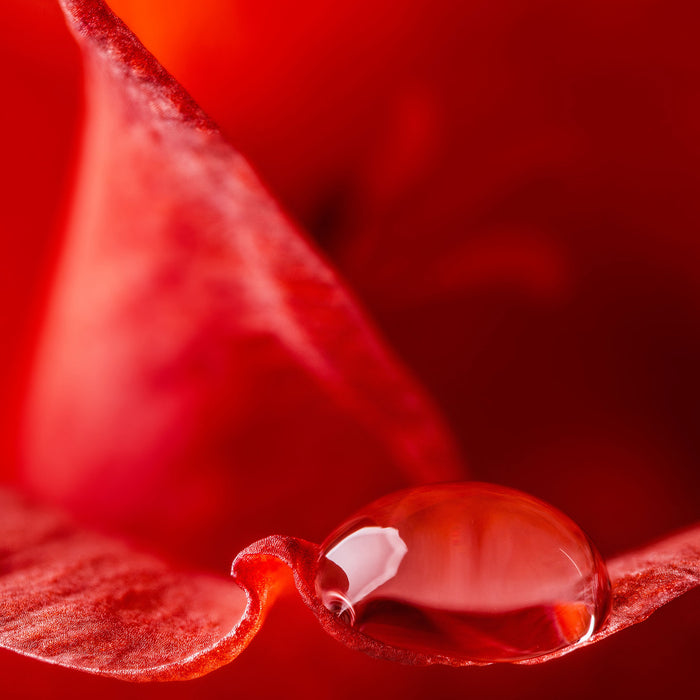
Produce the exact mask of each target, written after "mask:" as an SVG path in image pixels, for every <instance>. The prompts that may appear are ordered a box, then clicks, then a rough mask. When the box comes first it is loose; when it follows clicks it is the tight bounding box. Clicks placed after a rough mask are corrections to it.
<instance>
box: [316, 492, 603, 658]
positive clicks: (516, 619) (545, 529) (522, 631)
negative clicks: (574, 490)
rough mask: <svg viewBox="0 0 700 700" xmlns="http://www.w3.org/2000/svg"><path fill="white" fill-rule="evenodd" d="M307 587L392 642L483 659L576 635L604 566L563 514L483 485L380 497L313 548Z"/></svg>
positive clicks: (591, 623) (544, 648) (588, 626)
mask: <svg viewBox="0 0 700 700" xmlns="http://www.w3.org/2000/svg"><path fill="white" fill-rule="evenodd" d="M316 592H317V594H318V596H319V597H320V599H321V601H322V602H323V604H324V606H325V607H326V608H327V609H328V610H330V611H331V612H333V613H335V614H336V615H337V617H338V618H339V619H340V620H341V621H343V622H344V623H345V624H347V625H350V626H352V627H354V628H355V629H357V630H358V631H359V632H362V633H363V634H365V635H367V636H369V637H372V638H373V639H376V640H378V641H380V642H384V643H386V644H389V645H391V646H393V647H397V648H400V649H408V650H412V651H416V652H419V653H423V654H426V655H444V656H449V657H451V658H457V659H463V660H466V661H474V662H482V663H489V662H494V661H516V660H519V659H527V658H532V657H535V656H540V655H542V654H546V653H549V652H552V651H556V650H557V649H561V648H563V647H566V646H569V645H571V644H576V643H578V642H581V641H584V640H586V639H588V637H590V635H591V634H592V633H593V632H594V631H595V630H596V629H597V628H598V627H600V625H601V624H602V622H603V621H604V619H605V616H606V615H607V612H608V608H609V601H610V582H609V579H608V575H607V571H606V568H605V564H604V563H603V561H602V559H601V557H600V555H599V554H598V552H597V551H596V549H595V547H594V546H593V545H592V543H591V541H590V540H589V539H588V537H586V535H585V534H584V533H583V531H582V530H581V529H580V528H579V527H578V526H577V525H576V524H575V523H574V522H573V521H572V520H570V519H569V518H568V517H566V516H565V515H564V514H563V513H561V512H560V511H558V510H556V509H555V508H553V507H552V506H550V505H547V504H546V503H544V502H542V501H539V500H538V499H536V498H533V497H532V496H528V495H527V494H525V493H521V492H519V491H514V490H512V489H507V488H504V487H500V486H495V485H491V484H483V483H476V482H473V483H461V484H442V485H436V486H427V487H421V488H417V489H412V490H409V491H402V492H399V493H396V494H392V495H390V496H386V497H385V498H382V499H381V500H379V501H376V502H375V503H373V504H372V505H370V506H368V507H367V508H365V509H363V510H362V511H360V512H358V513H357V514H356V515H355V516H353V517H352V518H351V519H350V520H348V521H347V522H346V523H344V524H343V525H341V526H340V527H339V528H338V529H337V530H336V531H335V532H334V533H333V534H332V535H331V536H330V537H329V538H328V539H327V540H326V541H325V542H324V543H323V545H322V555H321V558H320V560H319V565H318V571H317V576H316Z"/></svg>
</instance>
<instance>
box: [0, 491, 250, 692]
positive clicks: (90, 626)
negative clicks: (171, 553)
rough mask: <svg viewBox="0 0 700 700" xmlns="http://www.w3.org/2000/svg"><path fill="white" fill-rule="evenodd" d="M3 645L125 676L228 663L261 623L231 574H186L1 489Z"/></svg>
mask: <svg viewBox="0 0 700 700" xmlns="http://www.w3.org/2000/svg"><path fill="white" fill-rule="evenodd" d="M0 542H2V545H1V546H0V600H2V607H1V608H0V646H2V647H4V648H6V649H11V650H13V651H17V652H20V653H22V654H26V655H27V656H32V657H34V658H37V659H42V660H44V661H49V662H51V663H54V664H60V665H61V666H67V667H69V668H76V669H80V670H82V671H90V672H93V673H100V674H102V675H108V676H114V677H118V678H122V679H124V680H132V681H145V680H178V679H184V678H194V677H196V676H200V675H202V674H204V673H207V672H208V671H211V670H212V669H213V668H216V667H217V666H220V665H221V664H223V663H226V662H228V661H230V660H231V659H232V658H233V657H234V656H236V655H237V654H238V653H239V652H240V651H241V650H242V649H243V648H245V646H246V645H247V644H248V642H249V641H250V639H251V637H252V636H253V635H254V634H255V632H256V631H257V627H259V620H256V622H257V624H256V625H251V624H250V623H249V622H248V620H247V619H246V618H244V611H245V609H246V596H245V594H244V593H243V591H242V590H241V589H240V588H238V586H235V585H233V584H232V583H231V581H230V580H226V579H224V578H217V577H215V576H209V575H203V574H195V573H190V572H180V571H177V570H175V569H173V568H172V567H170V566H168V565H167V564H165V563H164V562H163V561H161V560H160V559H157V558H155V557H153V556H151V555H148V554H144V553H143V552H140V551H138V550H135V549H134V548H132V547H130V546H128V545H127V544H125V543H123V542H121V541H119V540H115V539H110V538H108V537H105V536H99V535H95V534H90V533H87V532H84V531H83V530H80V529H79V528H77V527H76V526H75V525H73V524H72V523H71V522H69V521H68V520H66V519H65V518H63V517H61V516H59V515H57V514H55V513H53V512H51V511H47V510H42V509H39V508H38V507H36V506H33V505H30V504H29V503H28V502H26V501H25V500H23V499H21V498H19V497H17V496H16V495H14V494H12V493H11V492H9V491H6V490H0Z"/></svg>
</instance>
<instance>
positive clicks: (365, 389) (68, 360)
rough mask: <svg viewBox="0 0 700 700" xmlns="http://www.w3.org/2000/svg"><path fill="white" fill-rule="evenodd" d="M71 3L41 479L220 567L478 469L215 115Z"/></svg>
mask: <svg viewBox="0 0 700 700" xmlns="http://www.w3.org/2000/svg"><path fill="white" fill-rule="evenodd" d="M63 6H64V8H65V10H66V15H67V17H68V19H69V24H70V26H71V27H72V29H73V31H74V33H75V34H76V37H77V38H78V41H79V43H80V45H81V48H82V49H83V52H84V55H85V61H86V66H87V78H86V80H87V85H86V88H87V100H88V113H87V123H86V134H87V135H86V140H85V144H84V155H83V161H82V164H81V169H80V177H79V181H78V186H77V194H76V200H75V206H74V211H73V218H72V223H71V226H70V227H69V232H68V237H67V241H66V245H65V250H64V252H63V256H62V260H61V263H60V267H59V270H58V274H57V277H56V281H55V284H54V288H53V290H52V295H51V302H50V309H49V313H48V317H47V320H46V323H45V328H44V332H43V336H42V340H41V346H40V352H39V360H38V366H37V370H36V372H35V374H34V378H33V390H32V395H31V398H30V405H29V409H28V413H27V420H26V425H27V429H26V435H25V440H24V465H25V476H26V479H27V482H28V483H29V484H30V485H31V487H32V488H33V489H34V490H35V491H36V492H37V493H39V494H40V495H41V496H43V497H45V498H48V499H50V500H53V501H58V502H61V503H63V504H68V505H70V506H71V507H72V508H73V509H75V510H76V511H78V512H81V513H82V514H84V515H86V516H88V517H90V518H93V519H97V520H99V521H100V522H105V521H106V522H109V523H111V524H119V525H120V526H123V527H126V528H128V529H130V530H131V531H132V532H137V533H138V534H139V536H145V537H149V538H150V539H151V540H153V541H157V542H158V544H159V545H160V546H164V547H168V548H171V549H172V550H173V551H175V552H176V553H177V555H178V556H194V557H198V558H201V559H203V560H206V561H208V562H216V563H217V565H219V566H220V565H221V564H222V562H223V561H224V560H226V559H228V560H230V557H231V555H232V553H233V552H235V551H236V549H238V548H239V547H242V546H244V545H245V544H246V543H247V542H250V541H251V540H253V539H255V538H256V537H259V536H260V535H261V534H264V533H265V532H269V531H275V530H276V529H281V530H283V531H288V530H289V529H290V528H291V527H292V525H293V527H294V529H295V530H296V531H298V532H303V533H304V534H309V535H311V536H314V537H319V538H320V537H322V536H323V535H324V534H325V531H326V530H328V529H329V528H330V526H331V525H332V523H333V522H334V521H335V520H336V519H337V512H338V511H339V510H340V511H341V512H342V511H345V510H348V509H350V508H352V507H357V506H359V505H361V504H362V502H363V501H364V500H368V499H369V498H373V497H375V496H377V495H379V494H381V493H382V492H385V491H388V490H392V489H393V488H396V487H397V486H398V485H405V480H406V478H407V477H408V478H410V479H414V480H419V479H420V480H425V479H428V478H432V479H434V478H459V477H460V476H462V473H461V468H460V467H459V465H458V463H457V460H456V458H455V456H454V454H453V452H452V448H451V445H450V441H449V438H448V437H447V436H446V434H445V432H444V431H443V429H442V427H441V425H440V421H439V419H438V418H437V417H436V416H435V413H434V411H433V410H432V409H431V407H430V406H429V403H428V401H427V399H426V398H425V397H423V396H422V395H421V393H420V391H419V390H418V389H417V388H416V387H415V386H414V385H413V384H412V382H411V381H410V379H408V378H407V377H406V374H405V373H404V372H403V371H402V370H401V369H400V368H398V367H397V364H396V361H395V360H394V359H393V358H391V357H390V356H389V354H388V353H387V351H386V350H385V349H384V348H383V346H382V344H381V342H380V341H379V340H377V338H376V336H375V334H374V332H373V331H372V329H371V328H370V327H369V326H368V324H367V322H366V320H365V319H364V318H363V317H362V314H361V313H360V311H358V309H357V308H356V306H355V305H354V303H353V302H352V300H351V299H350V298H349V296H348V294H347V293H346V292H345V291H344V290H343V288H342V286H341V285H340V283H339V282H338V280H337V278H336V277H335V275H334V274H333V273H332V272H331V271H330V270H328V269H327V268H326V267H325V266H324V264H323V263H322V262H321V261H320V259H319V257H318V256H317V255H316V254H315V253H314V251H313V250H312V249H311V247H310V246H309V245H308V243H306V242H305V241H304V240H303V239H302V237H301V236H300V235H299V234H298V232H297V231H295V230H294V228H293V227H292V225H291V224H290V223H289V222H288V221H287V219H286V218H285V216H284V215H283V214H282V212H281V211H280V210H279V209H278V207H277V206H276V205H275V204H274V202H273V201H272V200H271V198H270V197H269V196H268V194H267V193H266V192H265V191H264V190H263V188H262V186H261V185H260V184H259V182H258V181H257V179H256V177H255V176H254V174H253V173H252V172H251V170H250V168H249V167H248V165H247V164H246V163H245V162H244V161H243V159H242V158H241V157H240V156H239V155H238V154H237V153H236V152H235V151H234V150H233V149H232V148H231V147H230V146H229V145H228V144H227V143H226V142H225V141H224V139H223V138H222V136H221V135H220V133H219V132H218V130H217V129H216V127H215V126H214V125H213V124H212V123H211V121H210V120H209V119H208V118H207V117H206V115H205V114H204V113H203V112H202V111H201V110H200V109H199V108H198V107H197V106H196V105H195V104H194V103H193V102H192V100H191V99H190V98H189V96H188V95H187V94H186V93H185V92H184V91H183V90H182V89H181V88H180V87H179V85H177V83H176V82H175V81H174V80H173V79H172V78H171V77H170V76H169V75H168V74H167V73H166V72H165V71H164V70H163V69H162V68H161V67H160V66H159V65H158V64H157V63H156V61H155V60H154V59H153V57H152V56H151V55H150V54H148V52H146V50H145V49H144V48H143V47H142V46H141V44H139V43H138V41H137V40H136V39H135V38H134V37H133V35H132V34H131V33H130V32H129V31H128V29H126V27H125V26H124V25H123V24H122V23H121V22H120V21H119V20H117V19H116V18H115V17H114V15H113V14H112V13H111V12H110V11H109V10H108V9H107V8H106V7H105V6H104V4H103V3H102V2H98V1H97V0H95V1H84V2H78V1H70V2H68V1H67V2H64V3H63ZM349 481H350V482H352V484H353V488H351V489H349V488H347V484H348V482H349ZM300 506H301V507H300ZM203 541H206V542H207V543H208V546H207V547H205V548H203V547H202V546H201V542H203ZM236 545H238V546H236Z"/></svg>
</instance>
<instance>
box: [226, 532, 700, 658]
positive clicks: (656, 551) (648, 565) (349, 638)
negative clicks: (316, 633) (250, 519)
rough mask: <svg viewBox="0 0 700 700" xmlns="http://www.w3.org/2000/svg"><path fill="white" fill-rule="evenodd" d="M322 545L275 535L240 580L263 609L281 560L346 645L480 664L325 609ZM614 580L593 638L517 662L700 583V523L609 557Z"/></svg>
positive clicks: (245, 556)
mask: <svg viewBox="0 0 700 700" xmlns="http://www.w3.org/2000/svg"><path fill="white" fill-rule="evenodd" d="M320 551H321V550H320V548H319V546H318V545H315V544H312V543H310V542H305V541H303V540H299V539H296V538H293V537H281V536H272V537H267V538H265V539H264V540H260V541H259V542H255V543H254V544H252V545H250V546H249V547H247V548H246V549H245V550H243V551H242V552H241V553H240V554H239V555H238V556H237V557H236V560H235V561H234V563H233V575H234V578H235V579H236V581H237V582H238V583H239V584H240V585H241V586H243V587H244V588H245V589H246V590H247V591H248V593H249V595H250V597H251V600H252V601H253V602H252V605H251V608H252V609H262V608H263V607H264V603H265V600H266V598H267V595H268V593H267V590H268V586H269V583H268V581H267V580H266V579H265V577H260V576H259V571H260V570H261V569H262V570H264V569H265V568H268V569H269V568H270V567H271V566H272V564H271V562H274V561H277V562H281V563H284V564H286V565H287V566H289V567H290V568H291V569H292V571H293V572H294V580H295V582H296V585H297V589H298V590H299V593H300V594H301V596H302V598H303V599H304V602H305V603H306V604H307V605H308V606H309V608H311V610H313V612H314V614H315V615H316V616H317V617H318V619H319V622H320V623H321V625H322V626H323V628H324V629H325V630H326V631H327V632H328V633H329V634H331V635H332V636H333V637H335V638H336V639H338V641H340V642H342V643H343V644H345V645H346V646H348V647H350V648H352V649H356V650H358V651H363V652H365V653H366V654H369V655H370V656H376V657H378V658H382V659H389V660H391V661H399V662H401V663H408V664H416V665H425V664H445V665H448V666H481V665H484V664H482V663H474V662H471V661H465V660H464V659H460V658H457V657H450V656H447V655H439V654H435V655H427V654H422V653H419V652H415V651H408V650H405V649H400V648H397V647H393V646H391V645H389V644H385V643H384V642H379V641H377V640H375V639H372V638H371V637H368V636H366V635H364V634H362V633H361V632H359V631H357V630H356V629H354V628H352V627H349V626H348V625H347V624H344V623H343V622H340V621H339V620H338V618H337V617H336V616H335V615H333V614H332V613H331V612H330V611H328V610H327V609H326V607H325V606H324V605H323V603H322V602H321V600H320V599H319V598H318V596H317V595H316V590H315V580H316V571H317V562H318V558H319V555H320ZM608 567H609V572H610V579H611V583H612V595H613V600H612V607H611V611H610V615H609V617H608V619H607V621H606V622H605V624H604V625H603V627H602V628H601V629H600V630H599V631H598V632H596V634H595V635H593V636H592V637H591V638H590V639H588V640H587V641H585V642H581V643H579V644H575V645H572V646H570V647H567V648H565V649H560V650H558V651H556V652H553V653H551V654H546V655H543V656H539V657H536V658H534V659H527V660H525V661H517V662H513V663H518V664H525V665H532V664H540V663H543V662H545V661H551V660H552V659H556V658H559V657H561V656H565V655H567V654H570V653H571V652H573V651H576V650H577V649H581V648H583V647H586V646H588V645H590V644H594V643H596V642H599V641H601V640H603V639H605V638H606V637H609V636H610V635H611V634H615V633H616V632H619V631H621V630H623V629H625V628H626V627H629V626H631V625H635V624H637V623H639V622H643V621H644V620H646V619H647V618H648V617H649V615H651V614H652V613H653V612H654V611H655V610H657V609H658V608H660V607H661V606H662V605H665V604H666V603H668V602H669V601H671V600H673V599H674V598H676V597H678V596H680V595H682V594H683V593H686V592H687V591H689V590H691V589H692V588H695V587H696V586H699V585H700V525H697V526H695V527H693V528H691V529H689V530H687V531H685V532H683V533H680V534H677V535H674V536H671V537H669V538H667V539H665V540H662V541H660V542H657V543H655V544H654V545H652V546H650V547H647V548H644V549H641V550H639V551H635V552H629V553H627V554H623V555H622V556H619V557H616V558H615V559H613V560H612V561H610V562H608Z"/></svg>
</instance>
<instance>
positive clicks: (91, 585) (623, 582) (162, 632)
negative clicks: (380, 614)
mask: <svg viewBox="0 0 700 700" xmlns="http://www.w3.org/2000/svg"><path fill="white" fill-rule="evenodd" d="M0 514H1V515H0V541H1V542H2V548H1V549H0V600H2V601H3V602H2V607H0V647H2V648H5V649H8V650H12V651H15V652H18V653H20V654H23V655H25V656H29V657H32V658H35V659H38V660H41V661H44V662H48V663H53V664H57V665H60V666H64V667H67V668H71V669H75V670H80V671H85V672H88V673H94V674H98V675H102V676H108V677H112V678H118V679H121V680H127V681H174V680H187V679H191V678H196V677H199V676H202V675H204V674H206V673H209V672H210V671H213V670H215V669H217V668H219V667H221V666H223V665H226V664H227V663H229V662H230V661H232V660H233V659H234V658H235V657H236V656H237V655H238V654H239V653H240V652H241V651H243V649H245V647H246V646H247V645H248V644H249V642H250V641H251V640H252V638H253V637H254V636H255V635H256V633H257V632H258V630H259V629H260V627H261V626H262V624H263V622H264V618H265V614H266V611H267V610H268V608H269V606H270V605H271V604H272V603H273V601H274V598H275V597H276V595H277V594H278V592H279V591H280V590H281V589H282V588H283V587H284V586H285V585H286V581H287V580H288V576H287V575H286V573H285V567H289V569H291V571H292V574H293V577H294V582H295V584H296V587H297V589H298V591H299V594H300V595H301V597H302V599H303V601H304V603H305V604H306V605H307V606H308V607H309V608H310V609H311V611H312V612H313V613H314V614H315V615H316V617H317V618H318V620H319V622H320V624H321V626H322V628H323V629H324V630H325V631H326V632H327V633H329V634H330V635H331V636H332V637H334V638H335V639H336V640H338V641H340V642H341V643H343V644H344V645H346V646H347V647H349V648H351V649H354V650H357V651H362V652H364V653H366V654H368V655H370V656H374V657H377V658H381V659H386V660H390V661H395V662H400V663H404V664H411V665H429V664H443V665H449V666H472V665H483V664H477V663H474V662H469V661H465V660H464V659H456V658H453V657H450V656H447V655H426V654H421V653H418V652H414V651H409V650H405V649H400V648H397V647H393V646H390V645H388V644H385V643H383V642H379V641H377V640H375V639H372V638H370V637H368V636H366V635H364V634H362V633H361V632H358V631H357V630H355V629H352V628H350V627H347V626H346V625H344V624H343V623H341V622H339V621H338V619H337V618H336V617H335V616H334V615H333V614H332V613H330V612H329V611H328V610H327V609H326V608H325V607H324V606H323V604H322V603H321V602H320V600H319V599H318V597H317V596H316V594H315V589H314V581H315V578H316V567H317V562H318V560H319V554H320V547H319V546H318V545H316V544H313V543H311V542H307V541H305V540H301V539H298V538H294V537H284V536H279V535H274V536H271V537H267V538H265V539H263V540H260V541H258V542H255V543H254V544H252V545H250V546H249V547H247V548H246V549H244V550H243V551H242V552H241V553H240V554H239V555H238V556H237V557H236V559H235V560H234V562H233V566H232V576H233V582H232V581H231V580H230V579H228V580H227V579H225V578H222V577H217V576H212V575H209V574H202V573H198V572H191V571H179V570H177V569H176V568H174V567H172V566H171V565H169V564H168V563H166V562H165V561H163V560H161V559H159V558H157V557H155V556H153V555H151V554H147V553H144V552H142V551H140V550H138V549H136V548H134V547H133V546H131V545H129V544H127V543H126V542H123V541H121V540H117V539H114V538H110V537H107V536H104V535H100V534H95V533H90V532H87V531H85V530H83V529H81V528H80V527H77V526H76V525H74V524H72V523H71V522H70V521H69V520H67V519H66V518H65V517H63V516H61V515H59V514H57V513H55V512H53V511H51V510H47V509H46V508H40V507H37V506H35V505H33V504H31V503H29V502H28V501H27V500H25V499H23V498H21V497H19V496H17V495H16V494H14V493H13V492H11V491H8V490H0ZM608 567H609V571H610V575H611V579H612V587H613V603H612V609H611V613H610V616H609V618H608V620H607V621H606V623H605V624H604V625H603V627H602V628H601V629H600V630H599V631H598V632H597V633H596V634H595V635H593V636H592V637H591V638H590V639H589V640H587V641H585V642H581V643H579V644H576V645H573V646H571V647H567V648H566V649H562V650H559V651H556V652H554V653H552V654H547V655H544V656H539V657H537V658H534V659H528V660H524V661H519V662H516V663H520V664H538V663H543V662H546V661H550V660H552V659H555V658H558V657H560V656H563V655H565V654H568V653H570V652H572V651H575V650H577V649H580V648H582V647H584V646H588V645H589V644H594V643H597V642H599V641H601V640H603V639H605V638H606V637H608V636H610V635H612V634H615V633H617V632H619V631H621V630H623V629H625V628H626V627H629V626H631V625H634V624H637V623H639V622H642V621H644V620H645V619H646V618H648V617H649V615H651V614H652V613H653V612H654V611H655V610H657V609H658V608H660V607H661V606H662V605H665V604H666V603H668V602H670V601H671V600H673V599H674V598H676V597H678V596H680V595H682V594H683V593H685V592H687V591H689V590H691V589H692V588H694V587H696V586H698V585H699V584H700V524H699V525H695V526H693V527H691V528H689V529H687V530H685V531H683V532H681V533H678V534H676V535H672V536H670V537H668V538H666V539H663V540H660V541H658V542H656V543H655V544H652V545H650V546H648V547H646V548H643V549H640V550H637V551H633V552H629V553H627V554H623V555H621V556H619V557H616V558H615V559H612V560H610V561H609V562H608ZM234 584H237V585H234Z"/></svg>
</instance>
